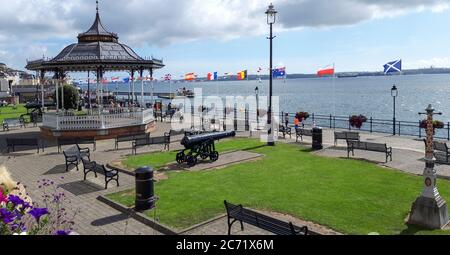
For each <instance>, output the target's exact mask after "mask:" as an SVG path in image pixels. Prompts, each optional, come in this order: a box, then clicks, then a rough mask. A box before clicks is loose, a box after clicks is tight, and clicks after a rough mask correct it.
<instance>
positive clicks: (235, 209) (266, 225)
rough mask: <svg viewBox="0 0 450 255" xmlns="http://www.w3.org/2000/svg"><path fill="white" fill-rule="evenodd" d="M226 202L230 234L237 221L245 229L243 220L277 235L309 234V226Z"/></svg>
mask: <svg viewBox="0 0 450 255" xmlns="http://www.w3.org/2000/svg"><path fill="white" fill-rule="evenodd" d="M224 203H225V209H226V210H227V216H228V235H231V227H232V226H233V224H234V223H235V222H237V221H239V222H240V223H241V230H242V231H244V224H243V222H245V223H247V224H250V225H253V226H256V227H258V228H261V229H264V230H267V231H269V232H271V233H274V234H276V235H308V227H306V226H304V227H298V226H295V225H294V224H292V222H289V223H287V222H283V221H280V220H277V219H274V218H271V217H269V216H266V215H263V214H260V213H257V212H255V211H251V210H249V209H245V208H244V207H243V206H242V205H233V204H230V203H228V202H227V201H225V202H224Z"/></svg>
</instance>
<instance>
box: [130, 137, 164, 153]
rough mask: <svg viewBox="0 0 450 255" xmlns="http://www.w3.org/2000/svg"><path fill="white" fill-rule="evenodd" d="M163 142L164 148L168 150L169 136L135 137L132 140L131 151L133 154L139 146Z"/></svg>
mask: <svg viewBox="0 0 450 255" xmlns="http://www.w3.org/2000/svg"><path fill="white" fill-rule="evenodd" d="M157 144H164V149H167V150H169V148H170V136H161V137H149V138H148V139H137V140H134V141H133V144H132V153H133V154H134V155H136V154H137V149H138V148H139V147H144V146H150V145H157Z"/></svg>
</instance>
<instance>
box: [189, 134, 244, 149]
mask: <svg viewBox="0 0 450 255" xmlns="http://www.w3.org/2000/svg"><path fill="white" fill-rule="evenodd" d="M235 136H236V132H234V131H225V132H214V133H209V134H201V135H193V136H185V137H184V138H183V140H181V145H183V146H184V147H185V148H186V149H190V148H192V147H193V146H196V145H199V144H202V143H204V142H206V141H210V140H212V141H216V140H220V139H225V138H229V137H235Z"/></svg>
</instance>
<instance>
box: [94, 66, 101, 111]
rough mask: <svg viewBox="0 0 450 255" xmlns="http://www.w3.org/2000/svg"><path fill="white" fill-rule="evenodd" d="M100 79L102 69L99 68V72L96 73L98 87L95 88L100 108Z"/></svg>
mask: <svg viewBox="0 0 450 255" xmlns="http://www.w3.org/2000/svg"><path fill="white" fill-rule="evenodd" d="M99 80H100V69H99V68H97V74H96V88H95V91H96V95H97V108H98V109H100V93H99V91H98V83H99ZM99 112H100V111H99Z"/></svg>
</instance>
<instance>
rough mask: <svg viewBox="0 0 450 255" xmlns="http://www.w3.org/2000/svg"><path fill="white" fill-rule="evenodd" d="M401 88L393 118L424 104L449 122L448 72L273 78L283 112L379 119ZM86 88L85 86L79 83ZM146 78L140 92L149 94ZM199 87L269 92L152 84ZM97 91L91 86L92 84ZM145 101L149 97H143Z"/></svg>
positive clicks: (243, 85)
mask: <svg viewBox="0 0 450 255" xmlns="http://www.w3.org/2000/svg"><path fill="white" fill-rule="evenodd" d="M394 84H395V85H396V86H397V88H398V90H399V96H398V98H397V108H396V109H397V119H398V120H402V121H412V122H417V121H419V120H420V119H421V118H422V117H421V116H419V115H418V113H419V112H422V111H424V109H425V108H426V107H427V106H428V104H430V103H431V104H432V105H433V106H434V107H435V108H436V110H438V111H441V112H443V115H442V116H439V117H438V119H439V120H441V121H443V122H445V123H447V122H449V121H450V75H407V76H406V75H404V76H386V77H356V78H335V79H333V78H320V79H318V78H315V79H288V80H286V82H284V80H275V81H274V95H275V96H279V97H280V110H281V111H284V112H298V111H307V112H310V113H316V114H323V115H330V114H332V115H337V116H349V115H354V114H357V115H359V114H363V115H365V116H367V117H373V118H377V119H387V120H389V119H392V115H393V98H392V97H391V88H392V85H394ZM80 87H81V88H83V89H86V87H87V86H86V85H82V86H80ZM151 87H152V86H151V85H150V83H149V82H146V83H145V86H144V90H145V91H146V92H151ZM183 87H185V88H186V89H189V90H193V89H194V88H202V90H203V95H204V96H210V95H214V96H219V97H226V96H249V95H254V94H255V88H256V87H258V88H259V91H260V95H261V96H266V95H268V91H269V82H268V81H262V83H259V82H258V81H255V80H251V81H219V82H178V83H175V82H171V83H170V84H169V83H168V82H155V83H154V92H156V93H168V92H175V91H176V89H178V88H183ZM91 88H93V89H95V85H91ZM129 88H130V84H123V83H117V84H115V83H112V84H108V90H109V91H111V92H114V91H121V92H128V91H129ZM140 92H141V83H140V82H136V83H135V93H136V95H138V97H139V96H140ZM145 100H146V101H149V100H150V98H149V97H146V99H145Z"/></svg>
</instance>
